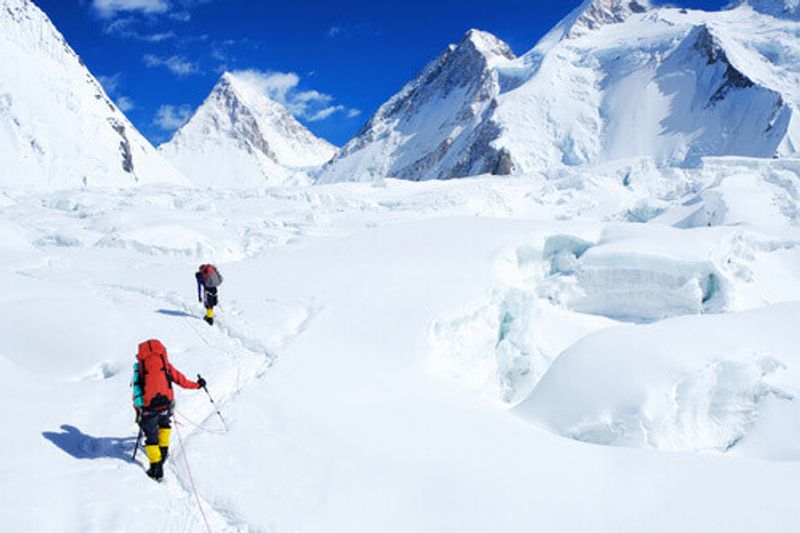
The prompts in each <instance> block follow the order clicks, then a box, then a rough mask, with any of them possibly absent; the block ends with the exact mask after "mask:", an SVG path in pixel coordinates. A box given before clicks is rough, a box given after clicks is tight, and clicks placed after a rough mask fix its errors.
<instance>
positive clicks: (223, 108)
mask: <svg viewBox="0 0 800 533" xmlns="http://www.w3.org/2000/svg"><path fill="white" fill-rule="evenodd" d="M159 151H160V152H161V153H162V154H163V155H164V156H165V157H167V158H168V159H169V160H170V161H172V162H173V163H174V164H175V166H176V167H177V168H178V169H180V170H181V171H182V172H183V173H184V174H185V175H186V176H187V177H188V178H189V179H190V180H192V182H194V183H197V184H201V185H205V186H224V187H231V186H235V187H242V186H258V185H265V184H270V185H278V184H282V183H286V182H287V180H289V179H291V178H293V177H294V176H296V175H297V174H298V173H300V172H301V171H302V170H303V169H305V168H308V167H315V166H319V165H321V164H323V163H325V162H326V161H328V160H329V159H330V158H331V157H332V156H333V154H334V153H335V151H336V148H335V147H334V146H333V145H331V144H329V143H328V142H326V141H324V140H322V139H319V138H317V137H315V136H314V134H312V133H311V132H310V131H308V130H307V129H306V128H305V127H304V126H303V125H302V124H300V123H299V122H298V121H297V120H296V119H295V118H294V117H293V116H292V115H291V114H290V113H289V112H288V111H287V110H286V108H284V107H283V106H282V105H281V104H279V103H277V102H275V101H274V100H272V99H270V98H269V97H268V96H267V95H266V94H265V93H264V92H263V91H261V90H259V88H258V87H257V86H256V85H255V84H253V83H250V82H248V80H247V79H246V78H245V77H242V76H237V75H235V74H231V73H225V74H223V75H222V77H221V78H220V79H219V81H218V82H217V84H216V86H215V87H214V89H213V90H212V91H211V94H210V95H209V97H208V98H207V99H206V101H205V102H204V103H203V104H202V105H201V106H200V108H198V109H197V111H196V112H195V114H194V116H193V117H192V118H191V119H190V120H189V122H188V123H186V124H185V125H184V126H183V127H182V128H181V129H180V130H179V131H178V132H177V133H176V134H175V136H174V137H173V138H172V140H170V142H169V143H167V144H164V145H162V146H161V147H159Z"/></svg>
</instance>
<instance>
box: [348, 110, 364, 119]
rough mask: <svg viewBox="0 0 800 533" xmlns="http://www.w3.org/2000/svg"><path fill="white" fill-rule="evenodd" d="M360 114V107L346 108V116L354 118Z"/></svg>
mask: <svg viewBox="0 0 800 533" xmlns="http://www.w3.org/2000/svg"><path fill="white" fill-rule="evenodd" d="M360 116H361V110H360V109H348V110H347V118H356V117H360Z"/></svg>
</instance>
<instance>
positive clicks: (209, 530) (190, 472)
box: [175, 420, 211, 533]
mask: <svg viewBox="0 0 800 533" xmlns="http://www.w3.org/2000/svg"><path fill="white" fill-rule="evenodd" d="M175 430H176V433H178V442H180V443H181V452H183V453H181V455H183V462H184V463H185V464H186V472H187V473H188V474H189V483H191V485H192V491H193V492H194V497H195V499H196V500H197V507H199V508H200V514H201V515H203V522H205V523H206V529H208V533H211V525H210V524H209V523H208V517H206V512H205V511H204V510H203V504H202V503H200V495H199V494H198V493H197V487H196V486H195V484H194V477H193V476H192V469H191V468H189V459H188V458H187V457H186V446H185V445H184V444H183V438H182V437H181V430H180V423H179V422H178V421H177V420H176V421H175Z"/></svg>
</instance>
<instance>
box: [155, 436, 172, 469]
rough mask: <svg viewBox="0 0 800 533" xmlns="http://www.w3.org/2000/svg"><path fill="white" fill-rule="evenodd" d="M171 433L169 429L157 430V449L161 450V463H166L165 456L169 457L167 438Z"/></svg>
mask: <svg viewBox="0 0 800 533" xmlns="http://www.w3.org/2000/svg"><path fill="white" fill-rule="evenodd" d="M170 433H172V430H171V429H170V428H159V429H158V447H159V449H160V450H161V463H162V464H163V463H166V462H167V456H168V455H169V436H170Z"/></svg>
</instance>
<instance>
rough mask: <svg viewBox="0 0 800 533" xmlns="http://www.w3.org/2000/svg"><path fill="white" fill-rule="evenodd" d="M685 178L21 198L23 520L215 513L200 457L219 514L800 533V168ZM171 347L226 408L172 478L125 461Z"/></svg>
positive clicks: (201, 404)
mask: <svg viewBox="0 0 800 533" xmlns="http://www.w3.org/2000/svg"><path fill="white" fill-rule="evenodd" d="M670 172H671V173H667V172H662V171H659V170H657V169H655V168H654V167H652V166H651V165H650V164H649V163H647V162H635V161H629V162H626V163H625V164H621V165H612V166H603V167H598V168H597V169H595V171H594V173H592V174H586V173H583V174H582V175H581V179H577V178H576V177H575V176H572V175H571V174H570V173H568V172H567V173H565V174H562V175H561V176H547V177H545V176H536V175H531V176H526V177H521V178H514V179H502V178H494V177H481V178H477V179H473V180H466V181H465V180H461V181H450V182H426V183H409V182H405V181H398V180H391V179H389V180H385V181H384V182H383V184H382V186H379V187H376V186H373V185H370V184H337V185H328V186H306V187H299V188H296V189H294V190H288V189H248V190H241V189H237V190H216V189H192V188H184V187H179V186H165V185H160V186H155V185H151V186H145V187H139V188H136V189H127V188H120V189H94V188H86V189H78V190H75V189H73V190H63V191H56V192H52V193H31V192H24V191H20V190H14V189H9V190H6V191H5V192H4V193H3V196H4V197H6V198H8V199H9V201H8V202H5V203H4V205H3V206H2V207H0V221H2V223H1V224H0V228H2V232H3V235H5V238H4V239H3V245H2V246H3V250H4V262H3V265H2V269H3V271H2V275H0V279H1V280H2V283H1V284H0V295H1V296H0V298H1V299H2V304H3V306H4V308H5V309H8V310H10V311H11V312H9V313H7V315H6V316H4V332H5V335H4V343H3V347H2V348H1V349H0V366H1V367H2V369H3V372H2V373H0V385H2V386H0V400H2V403H3V404H4V405H7V406H17V405H19V406H24V416H23V415H22V414H21V413H20V411H19V409H18V408H16V407H14V408H8V409H5V410H3V411H2V414H0V423H3V424H4V426H5V427H13V428H14V432H15V438H14V443H13V446H14V449H19V450H25V453H19V454H16V453H13V454H8V455H7V458H6V459H5V460H3V461H0V470H2V476H0V480H1V481H0V490H2V492H3V494H5V495H6V496H5V497H6V505H4V506H3V511H4V512H2V513H0V515H2V520H3V521H4V523H5V524H7V525H8V527H9V528H11V529H35V530H48V529H60V530H69V531H78V530H80V531H107V530H125V529H129V528H130V524H132V523H136V524H137V528H138V527H143V528H148V527H149V528H158V529H159V530H164V531H172V530H182V529H185V528H187V527H191V528H202V527H203V523H202V517H201V515H200V511H199V510H198V507H197V504H196V502H195V501H194V500H193V497H194V496H193V492H192V487H191V485H192V482H191V481H190V479H189V472H188V471H187V468H186V464H185V463H184V458H185V459H186V460H188V462H189V465H190V468H191V476H192V479H193V481H194V484H195V485H196V487H197V490H198V493H199V496H200V499H201V502H202V505H203V509H204V510H205V512H206V513H207V514H208V517H209V521H210V523H211V527H212V529H213V530H215V531H217V530H219V531H237V530H238V531H242V530H259V529H261V530H275V531H283V530H300V531H339V530H342V531H375V530H382V531H409V530H414V531H440V530H442V529H450V528H454V527H455V528H458V529H460V530H463V531H485V530H487V529H492V528H495V527H500V528H504V529H509V530H524V529H531V528H535V527H540V528H545V529H549V530H553V529H555V530H561V531H584V530H586V529H587V528H589V529H592V530H594V531H620V530H621V531H636V530H641V529H647V530H651V531H676V530H692V529H702V530H706V531H719V530H723V529H724V530H725V531H751V530H753V528H762V527H764V528H773V529H777V530H792V529H794V528H795V527H797V526H798V524H797V521H796V518H795V516H796V513H794V502H793V500H792V499H791V498H790V495H791V494H794V493H795V492H796V490H797V489H798V487H797V483H796V481H795V480H796V479H798V476H797V475H794V474H796V473H793V469H795V468H796V465H797V463H796V461H797V459H798V448H797V445H796V442H795V441H796V440H797V439H796V438H794V437H796V436H797V432H798V430H797V427H796V420H797V418H798V413H797V412H796V406H795V402H794V398H795V397H796V396H797V394H798V377H797V376H796V374H795V367H796V366H797V362H796V353H795V352H796V350H794V348H795V347H796V345H797V341H798V338H797V333H796V331H795V329H794V328H792V327H791V326H792V324H794V323H795V322H796V321H797V318H798V316H797V315H798V314H800V308H798V306H797V303H796V302H798V301H800V282H799V280H798V277H797V272H798V266H800V231H799V230H798V225H797V211H796V208H797V201H798V200H797V196H796V195H793V194H791V193H790V192H789V191H792V190H795V188H796V187H798V185H800V170H798V168H796V165H795V164H794V163H791V162H789V161H780V160H778V161H763V160H762V161H756V160H750V159H718V160H707V161H706V162H705V164H704V165H703V166H700V167H697V168H693V169H673V170H672V171H670ZM743 176H747V177H748V179H749V183H750V185H748V186H747V187H744V188H741V187H739V186H738V184H739V182H740V180H741V179H742V177H743ZM756 186H760V187H761V192H762V195H770V194H771V195H775V197H776V198H781V202H773V203H764V202H763V198H759V197H758V195H753V194H751V193H750V190H751V189H750V188H749V187H756ZM714 192H716V193H718V194H712V193H714ZM648 198H649V199H650V201H651V202H653V203H656V204H658V205H659V206H660V208H659V214H658V215H657V216H655V218H653V219H652V220H651V221H649V222H647V223H640V222H629V221H628V217H629V216H630V212H631V209H633V208H634V207H635V206H637V205H641V202H642V201H643V200H644V199H648ZM712 198H713V202H714V206H715V208H724V212H725V213H726V214H725V215H724V216H720V217H716V218H713V220H712V221H711V222H712V226H711V227H707V226H706V224H702V225H700V226H703V227H694V226H685V227H684V226H682V225H680V224H678V222H680V221H682V220H684V219H685V212H686V209H687V206H686V205H685V204H687V203H689V204H690V205H689V206H688V208H689V209H693V210H697V209H699V208H700V207H702V206H703V205H704V204H705V203H706V202H709V201H710V199H712ZM748 201H753V202H756V203H755V204H754V205H759V206H761V208H760V209H761V210H760V211H757V210H754V209H749V210H748V209H747V208H746V205H747V202H748ZM736 204H738V205H739V206H740V207H739V208H734V206H735V205H736ZM767 207H768V209H767ZM765 209H767V210H766V211H764V210H765ZM265 213H266V214H268V217H266V218H267V220H265ZM731 213H735V214H736V217H735V218H734V219H728V218H726V217H728V216H730V214H731ZM748 213H749V215H748ZM112 242H113V243H125V244H124V245H122V244H120V245H109V243H112ZM198 243H206V244H204V245H203V246H206V247H205V248H204V247H203V246H200V245H199V244H198ZM208 243H212V244H213V245H214V246H215V247H210V244H208ZM226 254H228V255H226ZM218 258H222V259H218ZM206 260H213V261H215V262H217V264H218V266H220V268H221V269H222V272H223V273H224V275H225V284H224V285H223V287H222V289H221V307H220V309H219V310H218V311H219V312H218V324H217V325H215V327H213V328H210V327H208V326H207V325H206V324H204V323H203V322H202V321H201V320H200V319H199V318H200V316H201V315H202V309H201V308H200V306H199V305H198V304H197V303H196V295H195V292H194V289H195V287H194V278H193V275H192V274H193V272H194V270H195V268H196V266H197V264H198V263H199V262H201V261H206ZM632 269H635V270H636V272H637V274H636V275H632V274H630V271H631V270H632ZM709 272H714V273H715V274H716V275H718V276H719V284H718V286H717V288H716V290H717V291H719V297H720V300H719V301H718V302H717V301H716V300H714V298H713V297H712V298H711V300H710V301H707V302H703V301H702V298H701V293H703V292H704V289H703V287H702V282H703V280H704V279H705V278H704V276H705V275H706V274H708V273H709ZM681 280H682V281H683V283H680V282H679V281H681ZM708 290H709V288H708V287H705V292H708ZM571 291H574V292H571ZM581 291H582V292H581ZM621 292H622V293H625V294H628V295H629V297H628V298H627V299H626V298H621V297H620V296H619V294H620V293H621ZM576 294H577V295H578V296H575V295H576ZM586 295H589V296H591V297H592V298H593V300H592V302H593V305H592V306H588V305H586V304H585V303H581V302H585V298H587V296H586ZM645 295H646V296H645ZM723 296H724V298H723ZM581 298H583V300H582V299H581ZM626 302H628V303H629V305H628V307H625V308H624V310H625V311H626V312H625V313H621V312H620V309H621V307H620V305H622V304H625V303H626ZM717 303H718V304H719V305H717ZM622 315H624V316H622ZM664 317H671V318H667V319H666V320H662V319H663V318H664ZM643 323H646V324H643ZM39 332H46V334H40V333H39ZM151 337H157V338H159V339H161V340H162V341H164V343H165V344H166V346H167V347H168V349H169V350H170V356H171V359H172V360H173V363H174V364H175V365H176V366H177V367H178V368H180V369H181V370H183V371H184V372H185V373H186V374H188V375H190V376H193V375H195V374H196V373H198V372H199V373H202V374H203V375H204V377H206V378H207V379H208V381H209V383H210V392H211V393H212V394H213V395H214V397H215V399H216V400H217V402H218V404H219V405H220V407H221V408H222V412H223V415H224V416H225V417H226V420H227V422H228V423H229V425H230V427H231V429H230V432H229V433H225V432H224V429H223V427H222V425H221V423H220V422H219V421H218V419H216V415H215V414H214V413H213V411H212V409H211V406H210V404H209V403H208V401H207V400H206V398H205V397H204V396H203V395H202V393H193V392H191V391H179V392H178V393H177V397H178V405H177V409H178V413H179V414H178V415H177V420H178V422H179V423H180V425H179V426H177V427H176V432H175V433H174V434H173V455H172V456H171V457H172V459H171V461H170V462H169V463H168V468H167V480H166V481H165V483H164V484H163V485H160V486H159V485H155V484H154V483H152V481H150V480H149V479H147V478H146V477H145V476H144V475H143V472H142V468H141V467H140V466H139V465H136V464H132V463H131V462H130V461H129V460H128V459H127V457H128V456H129V454H130V453H131V451H132V447H133V441H134V437H135V434H136V427H135V425H134V424H133V420H132V414H133V413H132V411H131V410H129V409H130V407H129V394H130V390H129V387H128V381H129V379H130V367H131V364H132V362H133V353H134V350H135V346H136V343H137V342H139V341H141V340H142V339H146V338H151ZM177 431H180V439H182V441H183V444H182V445H181V443H180V440H179V438H178V434H177ZM598 444H603V445H605V446H598ZM634 448H636V449H634ZM665 452H672V453H665ZM697 452H702V453H701V454H698V453H697ZM142 457H143V456H140V460H143V459H141V458H142ZM577 501H579V502H582V503H581V505H580V506H579V508H577V509H576V507H575V505H576V503H575V502H577ZM11 510H13V512H11Z"/></svg>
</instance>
